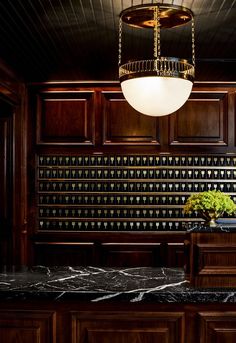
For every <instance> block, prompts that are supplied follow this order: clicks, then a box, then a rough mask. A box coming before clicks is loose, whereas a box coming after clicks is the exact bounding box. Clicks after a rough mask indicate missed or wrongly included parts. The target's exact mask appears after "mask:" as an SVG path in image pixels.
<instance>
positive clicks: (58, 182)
mask: <svg viewBox="0 0 236 343" xmlns="http://www.w3.org/2000/svg"><path fill="white" fill-rule="evenodd" d="M36 173H37V175H36V180H37V182H36V191H37V202H38V216H37V222H38V225H37V228H38V230H39V231H40V230H42V231H45V230H47V231H51V230H52V231H55V230H56V231H57V230H58V231H81V230H82V231H84V230H86V231H90V230H96V231H97V230H98V231H104V230H105V231H108V230H112V231H120V230H125V231H127V230H128V231H130V230H131V231H134V230H135V231H140V230H144V231H146V230H151V231H152V230H160V231H161V230H175V231H179V230H184V229H186V227H187V226H188V225H192V224H195V223H199V222H200V221H201V219H200V218H198V217H197V215H196V214H193V215H192V216H191V217H190V216H186V215H185V216H184V214H183V210H182V208H183V205H184V203H185V202H186V200H187V198H188V197H189V195H190V194H192V193H194V192H202V191H207V190H213V189H216V190H221V191H223V192H226V193H228V194H230V195H231V196H232V199H233V200H234V201H236V183H235V180H236V157H235V156H196V155H194V156H169V155H168V156H154V155H148V156H143V155H136V156H133V155H132V156H110V155H106V156H105V155H104V156H100V155H99V156H96V155H83V156H68V155H66V156H65V155H64V156H62V155H39V156H37V171H36Z"/></svg>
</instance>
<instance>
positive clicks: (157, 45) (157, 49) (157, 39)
mask: <svg viewBox="0 0 236 343" xmlns="http://www.w3.org/2000/svg"><path fill="white" fill-rule="evenodd" d="M153 50H154V59H157V58H158V59H159V58H160V56H161V28H160V9H159V6H158V5H157V6H155V8H154V49H153Z"/></svg>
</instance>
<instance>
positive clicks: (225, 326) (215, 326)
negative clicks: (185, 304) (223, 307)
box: [199, 312, 236, 343]
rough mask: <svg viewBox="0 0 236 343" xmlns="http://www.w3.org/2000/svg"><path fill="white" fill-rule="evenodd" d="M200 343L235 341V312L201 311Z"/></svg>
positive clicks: (231, 342) (229, 342)
mask: <svg viewBox="0 0 236 343" xmlns="http://www.w3.org/2000/svg"><path fill="white" fill-rule="evenodd" d="M199 316H200V323H201V324H200V325H201V326H200V335H201V338H200V342H201V343H235V342H236V312H201V313H199Z"/></svg>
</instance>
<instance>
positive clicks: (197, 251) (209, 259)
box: [186, 232, 236, 287]
mask: <svg viewBox="0 0 236 343" xmlns="http://www.w3.org/2000/svg"><path fill="white" fill-rule="evenodd" d="M188 236H189V239H188V240H186V242H189V243H188V245H189V246H190V250H189V252H190V254H189V256H188V257H187V259H189V260H190V284H191V285H192V286H195V287H235V286H236V268H235V266H236V233H229V232H228V233H225V232H218V233H217V232H209V233H207V232H203V233H200V232H199V233H197V232H192V233H190V234H188Z"/></svg>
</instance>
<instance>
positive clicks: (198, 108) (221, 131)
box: [169, 90, 228, 147]
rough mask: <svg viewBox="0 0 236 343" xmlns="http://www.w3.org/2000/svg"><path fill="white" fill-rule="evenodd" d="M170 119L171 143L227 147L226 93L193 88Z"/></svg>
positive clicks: (176, 144) (172, 144)
mask: <svg viewBox="0 0 236 343" xmlns="http://www.w3.org/2000/svg"><path fill="white" fill-rule="evenodd" d="M169 119H170V142H169V144H170V145H171V146H182V145H187V146H199V145H201V146H209V145H210V146H217V147H219V146H227V144H228V137H227V130H228V128H227V125H228V92H227V91H224V92H223V91H222V92H214V91H211V90H209V91H193V92H192V94H191V96H190V98H189V100H188V101H187V102H186V103H185V104H184V106H182V107H181V108H180V109H179V110H178V111H177V112H176V113H175V114H173V115H171V116H170V117H169Z"/></svg>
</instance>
